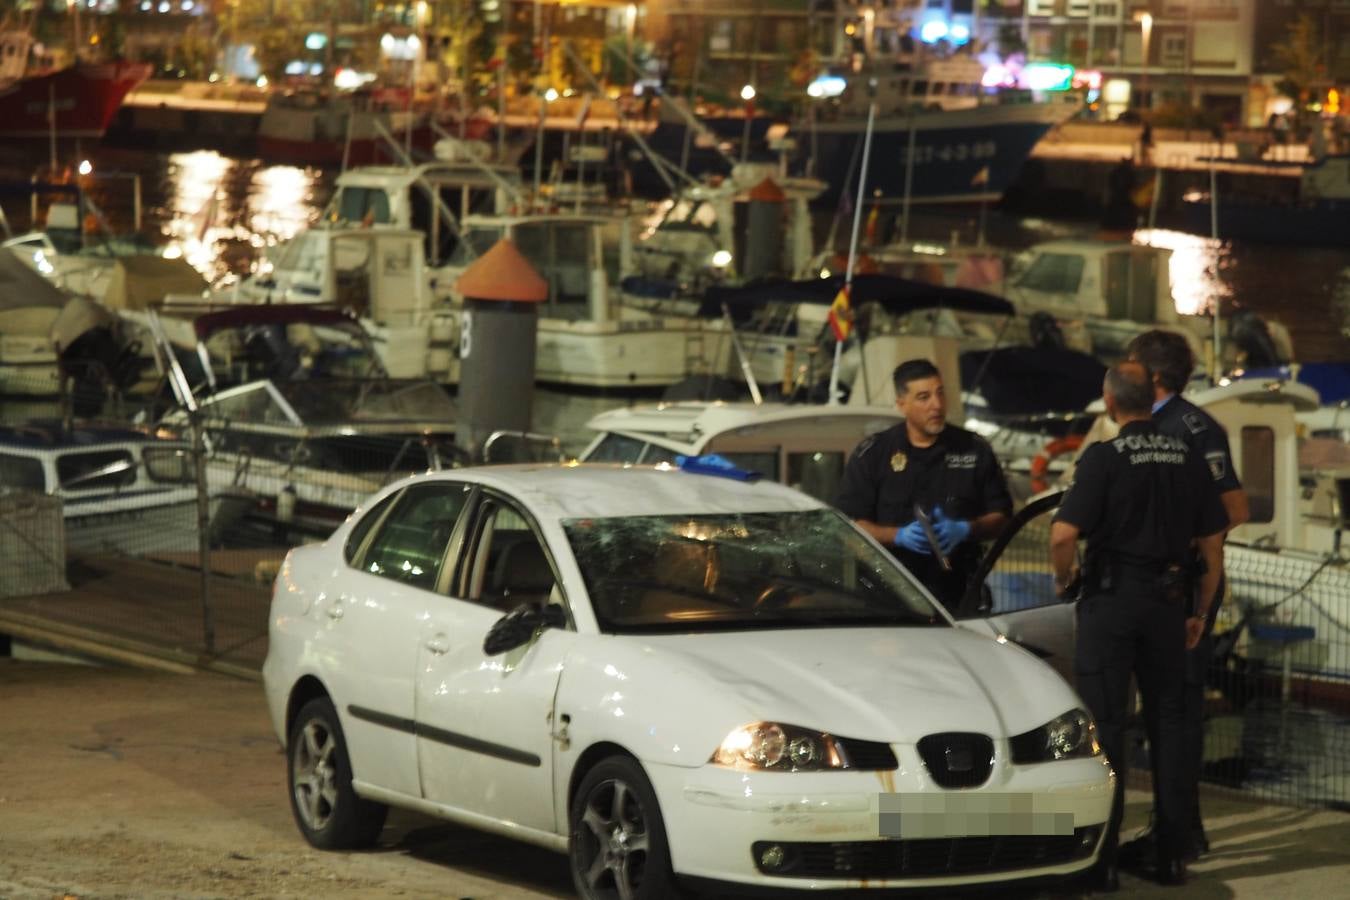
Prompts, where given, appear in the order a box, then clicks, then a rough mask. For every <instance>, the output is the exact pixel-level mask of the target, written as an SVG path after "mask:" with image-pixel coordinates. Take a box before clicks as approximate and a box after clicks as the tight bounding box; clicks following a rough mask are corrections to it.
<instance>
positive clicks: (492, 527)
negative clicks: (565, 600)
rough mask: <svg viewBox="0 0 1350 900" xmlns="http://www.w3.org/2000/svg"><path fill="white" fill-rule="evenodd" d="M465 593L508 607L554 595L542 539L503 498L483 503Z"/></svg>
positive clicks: (545, 600)
mask: <svg viewBox="0 0 1350 900" xmlns="http://www.w3.org/2000/svg"><path fill="white" fill-rule="evenodd" d="M468 568H469V571H468V585H467V590H466V591H465V597H466V599H468V600H470V601H472V602H474V603H481V604H482V605H484V606H490V607H492V608H494V609H499V610H501V611H503V612H507V611H509V610H511V609H514V608H515V607H517V606H519V605H520V604H522V603H532V604H535V605H539V606H542V605H543V604H545V603H548V602H550V600H551V599H553V598H554V597H555V592H554V587H555V585H556V583H557V582H556V579H555V578H554V575H553V568H552V566H551V564H550V563H549V559H548V554H547V553H545V552H544V544H543V541H542V540H540V538H539V535H538V534H537V533H536V532H535V531H534V529H533V528H532V527H531V525H530V523H529V521H528V520H526V518H525V517H524V516H523V515H521V514H520V512H519V511H518V510H516V509H515V508H513V507H512V506H510V505H509V504H507V503H506V502H504V501H502V500H497V499H492V500H488V501H486V502H485V503H484V504H483V507H482V513H481V515H480V516H479V520H478V533H477V541H476V543H475V544H474V549H473V550H472V552H471V557H470V564H469V567H468Z"/></svg>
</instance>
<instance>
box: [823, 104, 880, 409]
mask: <svg viewBox="0 0 1350 900" xmlns="http://www.w3.org/2000/svg"><path fill="white" fill-rule="evenodd" d="M867 88H868V93H869V94H870V95H871V102H869V103H868V104H867V130H866V131H865V132H863V151H862V165H861V167H860V168H859V169H858V201H857V202H856V203H854V204H853V235H852V236H851V237H850V238H849V242H848V266H847V267H846V268H845V269H844V292H845V293H844V296H845V297H847V298H848V300H849V304H850V306H851V305H852V302H853V298H852V296H851V294H852V292H853V266H854V263H855V262H856V261H857V258H858V227H859V226H860V225H861V224H862V207H863V197H865V196H866V192H867V162H868V159H869V158H870V157H871V155H872V127H873V125H875V124H876V119H877V96H876V80H875V79H869V81H868V82H867ZM858 342H859V345H860V346H861V343H862V338H861V337H860V338H858ZM843 347H844V342H843V341H839V340H836V341H835V342H834V365H832V366H831V367H830V400H829V402H830V404H831V405H836V404H838V403H839V357H840V356H841V355H842V353H843Z"/></svg>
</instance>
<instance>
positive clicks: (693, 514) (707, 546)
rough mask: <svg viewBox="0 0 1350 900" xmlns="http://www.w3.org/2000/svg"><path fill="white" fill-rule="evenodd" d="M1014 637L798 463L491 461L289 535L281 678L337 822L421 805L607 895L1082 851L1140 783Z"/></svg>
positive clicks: (277, 685)
mask: <svg viewBox="0 0 1350 900" xmlns="http://www.w3.org/2000/svg"><path fill="white" fill-rule="evenodd" d="M992 634H993V631H992V629H990V628H988V627H987V626H985V625H983V624H979V623H977V624H976V625H974V626H972V627H969V628H967V627H960V626H957V625H955V624H954V623H953V621H952V619H951V618H950V617H949V616H948V614H947V613H946V611H944V610H943V609H941V608H940V607H939V606H937V605H936V604H935V603H934V602H933V601H932V599H931V598H930V597H929V595H928V594H927V593H926V592H925V591H924V590H923V589H922V588H921V587H919V586H918V585H917V583H916V582H914V581H913V579H911V578H910V576H909V575H908V574H907V573H906V572H905V571H904V569H903V568H901V567H900V566H899V564H898V563H896V562H895V560H894V559H893V558H892V557H891V555H890V554H889V553H887V552H886V551H885V550H883V549H882V548H881V547H880V546H879V545H877V544H876V543H875V542H873V541H872V540H871V539H870V538H868V537H867V536H866V535H864V534H863V533H861V532H860V531H859V530H858V529H857V528H856V527H855V526H854V525H853V524H852V523H851V522H849V521H848V520H847V519H845V518H844V517H843V516H841V515H840V514H839V513H837V512H836V511H835V510H833V509H831V508H829V507H827V506H824V505H822V504H821V503H819V502H818V501H816V500H813V499H811V498H810V497H807V496H806V495H805V494H802V493H799V492H797V491H794V490H792V489H789V488H786V487H783V486H781V485H778V484H773V483H770V482H768V481H740V480H735V479H732V478H725V477H716V476H713V475H708V474H694V473H691V472H688V471H681V470H680V469H678V468H674V467H670V466H661V467H657V468H633V467H628V468H620V467H607V466H575V465H574V466H556V467H540V466H524V467H491V468H481V469H460V470H454V471H447V472H436V473H428V474H425V475H419V476H416V477H413V478H410V479H407V480H404V481H402V482H400V483H398V484H395V485H393V486H391V487H389V488H387V489H385V490H383V491H382V492H380V493H379V494H377V495H375V496H374V497H372V498H371V499H370V501H369V502H368V503H367V504H365V505H364V506H363V507H362V508H361V509H359V510H358V511H357V512H356V513H354V514H353V515H352V516H351V518H350V519H349V520H348V521H347V522H346V523H345V524H344V525H343V526H342V527H340V528H339V529H338V530H337V531H336V532H335V533H334V534H333V535H332V536H331V537H330V538H329V539H328V540H327V541H326V542H325V543H323V544H321V545H313V546H308V547H302V548H298V549H296V550H293V551H291V553H290V555H289V557H288V558H287V560H286V563H285V565H284V567H283V568H282V570H281V572H280V574H279V576H278V578H277V580H276V584H275V587H274V591H273V600H272V613H271V633H270V649H269V653H268V657H267V661H266V664H265V667H264V677H265V682H266V689H267V698H268V703H269V706H270V711H271V716H272V720H273V722H274V725H275V727H276V731H277V734H278V735H279V736H280V737H281V739H282V740H283V741H284V742H285V744H286V748H287V759H288V763H289V782H288V783H289V786H290V794H291V803H292V806H293V809H294V812H295V818H296V821H297V823H298V825H299V827H300V830H301V831H302V832H303V833H304V835H305V837H306V838H307V839H308V840H309V841H310V842H311V843H312V844H314V845H315V846H318V847H324V848H349V847H359V846H363V845H368V844H371V843H373V842H374V841H375V840H376V839H377V837H378V835H379V832H380V829H381V826H382V824H383V821H384V815H385V812H386V810H387V808H388V807H389V806H399V807H408V808H412V809H416V810H421V811H423V812H426V813H431V814H434V815H437V816H441V817H443V818H446V819H449V820H452V821H455V822H459V823H463V824H466V825H470V826H474V827H477V828H482V829H485V830H488V831H492V832H496V833H499V834H503V835H507V836H510V837H513V838H517V839H520V840H524V841H529V842H531V843H535V844H540V845H543V846H546V847H551V848H554V849H557V850H559V851H563V852H566V853H568V855H569V858H570V860H571V869H572V873H573V877H574V880H575V884H576V888H577V890H578V892H579V893H580V894H581V895H582V896H583V897H588V898H601V897H605V898H607V897H621V898H664V897H670V896H675V895H677V892H678V891H680V890H683V889H686V888H691V887H692V888H695V889H697V888H698V886H699V885H700V884H708V883H717V884H719V885H720V886H721V887H722V888H725V887H726V886H728V885H732V886H736V885H740V886H751V885H753V886H756V887H760V888H770V889H772V890H774V891H775V892H779V891H785V890H792V889H804V890H818V889H822V888H894V887H923V886H933V887H936V886H946V885H957V884H970V883H978V882H993V881H1010V880H1015V879H1022V878H1032V877H1044V876H1051V877H1053V876H1068V875H1072V874H1074V873H1076V872H1080V871H1082V870H1084V869H1086V868H1087V867H1088V866H1090V865H1091V864H1092V862H1093V861H1094V859H1095V857H1096V854H1097V850H1098V845H1099V843H1100V840H1101V835H1102V832H1103V825H1104V823H1105V822H1106V821H1107V818H1108V815H1109V812H1110V806H1111V796H1112V785H1113V779H1114V777H1115V776H1114V775H1113V774H1112V772H1111V769H1110V767H1109V766H1108V765H1107V763H1106V760H1105V757H1104V755H1102V753H1101V751H1100V749H1099V747H1098V745H1097V742H1096V739H1095V731H1094V725H1093V723H1092V720H1091V718H1090V717H1089V716H1088V715H1087V713H1086V712H1084V710H1083V709H1082V704H1081V702H1080V701H1079V699H1078V698H1077V697H1076V695H1075V694H1074V692H1073V690H1072V689H1071V688H1070V687H1069V686H1068V685H1067V684H1066V683H1065V682H1064V680H1063V679H1062V678H1061V677H1060V676H1059V675H1057V674H1056V673H1055V672H1054V670H1052V669H1051V668H1050V667H1049V666H1048V665H1046V664H1045V663H1044V662H1042V661H1041V660H1039V659H1037V658H1036V657H1035V656H1034V655H1033V654H1032V653H1029V652H1027V651H1026V650H1024V649H1022V648H1020V647H1018V646H1017V645H1016V644H1015V643H1012V642H1009V641H1006V640H999V639H995V638H994V637H993V636H991V635H992Z"/></svg>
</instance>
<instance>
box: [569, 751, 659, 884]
mask: <svg viewBox="0 0 1350 900" xmlns="http://www.w3.org/2000/svg"><path fill="white" fill-rule="evenodd" d="M581 824H582V826H583V829H582V831H581V834H580V838H581V842H580V846H579V848H578V849H579V850H580V851H581V856H580V859H579V862H581V863H582V868H583V872H582V878H583V879H584V880H585V883H586V885H587V886H588V887H589V888H590V889H591V891H592V892H594V894H595V895H597V896H615V897H618V898H620V900H633V898H635V897H637V895H638V889H639V887H640V886H641V884H642V877H643V874H644V872H645V870H646V864H647V854H648V851H649V846H650V845H649V833H648V830H647V819H646V813H645V811H644V810H643V808H642V801H641V800H640V799H639V797H638V795H637V792H636V791H634V790H633V788H632V787H631V786H630V785H629V784H628V783H627V782H624V781H622V780H620V779H617V778H615V779H609V780H607V781H602V782H600V783H598V784H596V785H595V786H594V787H593V788H592V789H591V791H590V793H589V794H587V796H586V806H585V811H584V812H583V813H582V816H581Z"/></svg>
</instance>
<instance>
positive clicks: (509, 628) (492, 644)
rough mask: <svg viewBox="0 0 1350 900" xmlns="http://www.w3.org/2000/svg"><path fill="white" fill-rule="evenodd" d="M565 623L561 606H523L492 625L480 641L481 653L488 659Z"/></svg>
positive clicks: (523, 644) (520, 645) (565, 617)
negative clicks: (542, 631)
mask: <svg viewBox="0 0 1350 900" xmlns="http://www.w3.org/2000/svg"><path fill="white" fill-rule="evenodd" d="M566 624H567V616H566V614H565V613H564V612H563V608H562V607H561V606H555V605H553V604H548V605H546V606H537V605H535V604H533V603H522V604H520V605H519V606H517V607H516V608H515V609H513V610H511V611H510V612H509V613H507V614H506V615H504V616H502V617H501V618H500V619H498V620H497V621H496V622H493V623H492V627H491V628H489V629H488V633H487V637H485V638H483V652H484V653H486V654H487V655H488V656H497V655H499V654H502V653H506V652H508V651H510V650H514V649H516V648H517V647H523V646H525V645H526V644H528V643H529V642H530V640H531V639H532V638H533V637H534V633H535V632H536V631H538V630H539V629H540V628H562V627H564V626H566Z"/></svg>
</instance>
